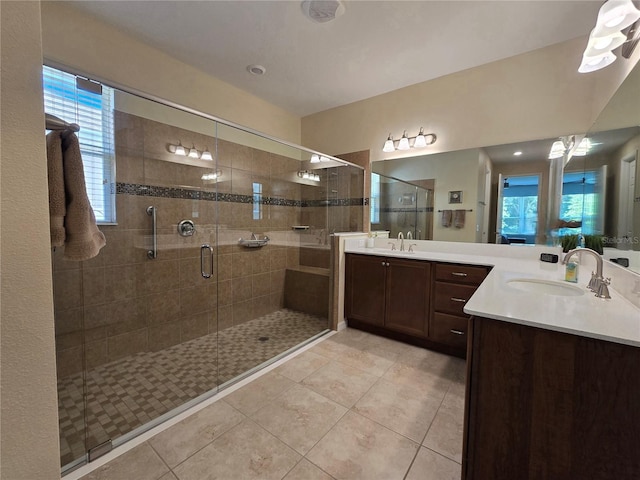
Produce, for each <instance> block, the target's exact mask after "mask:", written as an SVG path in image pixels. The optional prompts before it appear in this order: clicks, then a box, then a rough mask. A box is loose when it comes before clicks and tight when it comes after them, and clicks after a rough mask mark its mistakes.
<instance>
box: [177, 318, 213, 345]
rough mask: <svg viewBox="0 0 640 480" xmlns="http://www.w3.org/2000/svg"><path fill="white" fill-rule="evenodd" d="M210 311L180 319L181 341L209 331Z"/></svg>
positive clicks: (200, 335)
mask: <svg viewBox="0 0 640 480" xmlns="http://www.w3.org/2000/svg"><path fill="white" fill-rule="evenodd" d="M210 317H211V314H210V313H199V314H197V315H191V316H189V317H187V318H185V319H184V320H181V321H180V341H181V342H186V341H187V340H192V339H194V338H198V337H202V336H203V335H207V334H208V333H209V319H210Z"/></svg>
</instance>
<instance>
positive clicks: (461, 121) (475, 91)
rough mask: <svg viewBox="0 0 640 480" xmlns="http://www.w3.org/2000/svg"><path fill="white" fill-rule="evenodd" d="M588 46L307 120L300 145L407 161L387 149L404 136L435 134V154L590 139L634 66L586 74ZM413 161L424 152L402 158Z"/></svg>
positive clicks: (552, 50)
mask: <svg viewBox="0 0 640 480" xmlns="http://www.w3.org/2000/svg"><path fill="white" fill-rule="evenodd" d="M584 45H585V39H584V38H578V39H574V40H571V41H568V42H564V43H561V44H557V45H554V46H551V47H547V48H543V49H540V50H536V51H533V52H530V53H526V54H523V55H518V56H516V57H511V58H508V59H505V60H501V61H497V62H493V63H490V64H486V65H482V66H480V67H476V68H472V69H469V70H465V71H462V72H458V73H454V74H452V75H447V76H444V77H441V78H438V79H435V80H431V81H428V82H424V83H420V84H417V85H413V86H410V87H406V88H403V89H400V90H396V91H393V92H390V93H386V94H384V95H380V96H377V97H373V98H370V99H367V100H362V101H359V102H355V103H352V104H349V105H344V106H342V107H337V108H334V109H331V110H327V111H325V112H320V113H317V114H314V115H310V116H307V117H304V118H303V119H302V143H303V144H304V145H305V146H308V147H310V148H314V149H318V150H321V151H326V152H328V153H332V152H344V151H354V150H366V149H370V150H371V160H372V161H376V160H382V159H389V158H398V157H400V156H401V155H400V154H399V153H400V152H397V151H396V152H392V153H384V152H382V145H383V143H384V140H385V139H386V138H387V136H388V135H389V133H391V134H392V135H394V137H395V138H399V137H400V136H401V135H402V132H403V130H404V129H407V132H408V134H410V135H415V134H416V133H417V132H418V130H419V128H420V127H424V129H425V132H434V133H436V134H437V135H438V140H437V142H436V143H435V145H433V146H431V147H427V149H426V151H427V152H429V153H435V152H446V151H455V150H462V149H467V148H477V147H483V146H488V145H500V144H504V143H512V142H518V141H524V140H532V139H540V138H548V137H554V136H558V135H564V134H570V133H579V132H586V131H587V130H588V129H589V127H590V126H591V125H592V123H593V121H594V120H595V118H596V116H597V114H598V113H599V112H600V110H601V109H602V108H603V107H604V105H605V104H606V103H607V102H608V100H609V99H610V98H611V96H612V95H613V92H614V91H615V90H616V89H617V88H618V86H619V85H620V83H621V81H622V78H624V74H626V72H627V71H628V70H629V68H630V66H632V65H633V63H634V62H631V61H618V62H615V63H614V64H613V65H611V66H610V67H608V68H606V69H603V70H600V71H598V72H595V73H592V74H589V75H581V74H579V73H578V72H577V67H578V65H579V62H580V58H581V55H582V51H583V50H584ZM638 50H639V51H640V49H638ZM636 57H637V55H636ZM415 155H424V150H410V151H408V152H407V153H405V154H404V155H403V156H405V157H406V156H415Z"/></svg>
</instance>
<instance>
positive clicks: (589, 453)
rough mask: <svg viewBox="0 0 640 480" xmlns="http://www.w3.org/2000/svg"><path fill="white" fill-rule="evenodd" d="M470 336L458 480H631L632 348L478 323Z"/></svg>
mask: <svg viewBox="0 0 640 480" xmlns="http://www.w3.org/2000/svg"><path fill="white" fill-rule="evenodd" d="M602 321H603V322H605V321H607V319H606V318H603V319H602ZM470 329H471V331H470V332H469V334H470V337H471V341H470V342H469V352H468V356H467V388H466V395H467V398H466V403H465V422H464V451H463V460H462V478H463V479H465V480H476V479H477V480H486V479H492V480H512V479H516V478H517V479H519V480H527V479H562V480H574V479H575V480H584V479H589V480H621V479H632V478H633V479H637V478H640V368H638V366H639V365H640V348H638V347H633V346H629V345H622V344H618V343H613V342H607V341H603V340H597V339H593V338H586V337H581V336H577V335H570V334H566V333H560V332H554V331H550V330H544V329H540V328H534V327H530V326H524V325H518V324H515V323H508V322H502V321H498V320H491V319H486V318H475V317H474V318H472V319H471V321H470Z"/></svg>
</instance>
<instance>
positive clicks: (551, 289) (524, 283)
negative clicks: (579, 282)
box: [507, 278, 584, 297]
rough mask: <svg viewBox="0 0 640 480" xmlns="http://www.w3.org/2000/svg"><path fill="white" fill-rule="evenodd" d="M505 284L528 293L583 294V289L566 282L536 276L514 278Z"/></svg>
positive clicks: (563, 295) (572, 295) (567, 295)
mask: <svg viewBox="0 0 640 480" xmlns="http://www.w3.org/2000/svg"><path fill="white" fill-rule="evenodd" d="M507 284H508V285H509V286H511V287H513V288H516V289H518V290H522V291H524V292H529V293H541V294H543V295H557V296H560V297H578V296H580V295H584V290H582V289H581V288H580V287H576V286H575V285H570V284H568V283H566V282H556V281H554V280H541V279H537V278H514V279H512V280H508V281H507Z"/></svg>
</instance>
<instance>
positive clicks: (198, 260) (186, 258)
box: [54, 91, 219, 466]
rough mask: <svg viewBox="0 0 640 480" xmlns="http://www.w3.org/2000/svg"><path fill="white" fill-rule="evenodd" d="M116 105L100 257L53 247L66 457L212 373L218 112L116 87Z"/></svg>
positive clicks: (209, 379)
mask: <svg viewBox="0 0 640 480" xmlns="http://www.w3.org/2000/svg"><path fill="white" fill-rule="evenodd" d="M113 114H114V130H115V154H116V179H117V181H116V184H115V185H114V191H115V195H116V214H117V216H116V222H117V223H116V224H103V225H99V228H100V230H101V231H102V232H103V233H104V235H105V237H106V240H107V245H106V246H105V247H104V248H103V249H102V250H101V251H100V253H99V255H98V256H96V257H95V258H92V259H90V260H87V261H83V262H70V261H68V260H65V259H64V257H63V255H64V249H63V248H61V249H58V250H57V251H56V252H55V253H54V291H55V297H56V312H55V313H56V330H57V332H58V335H57V343H58V375H59V378H60V382H59V385H60V388H59V393H60V395H59V397H60V428H61V445H62V457H61V463H62V465H63V466H65V465H67V466H73V465H74V464H75V463H77V462H82V461H84V460H85V453H88V459H89V460H93V459H94V458H97V457H98V456H100V455H101V454H103V453H105V452H107V451H109V449H110V448H111V447H112V446H115V445H117V444H119V443H122V442H124V441H126V440H128V439H130V438H132V437H134V436H136V435H138V434H139V433H141V432H142V431H145V430H147V429H149V428H151V427H152V426H153V425H155V424H157V423H159V422H161V421H162V420H164V419H165V418H166V417H168V416H172V415H175V414H176V413H177V412H178V411H181V410H184V409H186V408H187V407H188V406H189V405H191V404H193V403H194V402H196V401H197V400H198V399H200V398H202V397H203V396H207V395H211V394H213V393H215V392H216V389H217V386H218V384H219V382H218V365H217V331H218V326H217V298H218V283H217V280H218V275H217V265H216V257H215V250H216V241H217V237H216V234H217V231H216V230H217V207H216V196H217V184H216V182H215V178H216V172H217V171H218V170H217V165H216V161H215V148H216V138H215V131H216V122H214V121H212V120H208V119H204V118H202V117H199V116H196V115H192V114H189V113H186V112H184V111H181V110H178V109H175V108H171V107H167V106H164V105H159V104H157V103H154V102H151V101H149V100H145V99H141V98H139V97H135V96H132V95H129V94H126V93H124V92H121V91H116V92H115V110H114V112H113ZM80 127H81V131H82V128H83V126H82V125H80ZM179 147H182V148H184V149H185V151H184V153H185V155H181V153H182V152H181V150H180V148H179ZM205 152H209V153H210V155H211V156H208V155H207V154H205ZM66 347H69V348H66ZM71 348H73V350H71Z"/></svg>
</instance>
